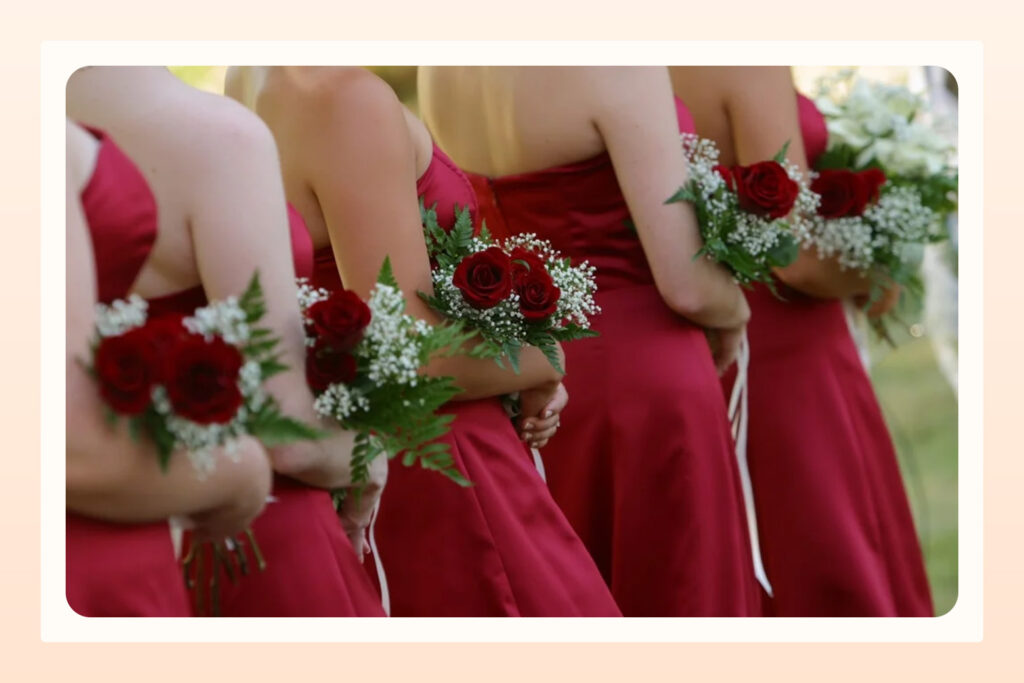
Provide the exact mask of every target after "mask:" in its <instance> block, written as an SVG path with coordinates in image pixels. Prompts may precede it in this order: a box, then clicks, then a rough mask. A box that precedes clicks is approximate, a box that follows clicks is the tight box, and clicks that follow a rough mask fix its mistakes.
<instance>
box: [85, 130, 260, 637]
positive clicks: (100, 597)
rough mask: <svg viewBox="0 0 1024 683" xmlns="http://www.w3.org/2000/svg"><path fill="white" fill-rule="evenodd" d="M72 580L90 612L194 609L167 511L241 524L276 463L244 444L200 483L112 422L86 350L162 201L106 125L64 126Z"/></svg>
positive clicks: (144, 251)
mask: <svg viewBox="0 0 1024 683" xmlns="http://www.w3.org/2000/svg"><path fill="white" fill-rule="evenodd" d="M67 160H68V183H67V190H68V196H67V208H68V219H67V231H68V234H67V254H68V257H67V264H68V272H67V335H68V340H67V354H68V358H67V361H68V362H67V413H66V419H67V435H68V440H67V508H68V513H67V516H66V527H65V528H66V586H67V600H68V604H69V605H70V607H71V608H72V609H73V610H74V611H75V612H77V613H79V614H81V615H83V616H118V617H126V616H151V617H174V616H189V615H190V613H191V611H190V607H189V601H188V597H187V595H186V594H185V587H184V584H183V582H182V580H181V572H180V570H179V568H178V564H177V562H176V560H175V557H174V551H173V548H172V544H171V536H170V533H169V530H168V526H167V518H168V517H169V516H171V515H190V516H191V517H192V518H193V519H194V520H195V522H196V525H197V532H199V533H203V534H206V535H211V536H214V537H216V536H218V535H230V534H235V533H238V532H239V531H241V530H242V529H243V528H244V527H245V525H246V524H248V523H249V522H250V521H252V519H253V518H254V517H255V516H256V515H257V514H258V513H259V512H260V510H261V509H262V508H263V505H264V502H265V500H266V496H267V493H268V492H269V490H270V462H269V460H268V459H267V456H266V453H265V452H264V451H263V449H262V448H261V447H260V445H259V443H258V442H256V441H255V440H253V439H243V440H241V443H240V444H239V446H240V447H239V449H238V452H237V453H236V456H237V463H236V465H235V466H234V467H230V468H227V467H225V468H219V469H218V470H217V471H215V472H213V473H211V475H210V476H209V477H207V478H206V479H205V480H204V481H202V482H200V481H197V480H196V477H195V473H194V471H193V469H192V465H191V464H190V462H189V460H188V458H187V457H185V454H183V453H181V454H175V455H173V456H172V458H171V461H170V464H169V467H168V470H167V471H166V472H163V471H161V470H160V468H159V466H158V464H157V462H158V459H157V455H156V451H155V449H154V448H152V447H151V446H150V445H148V444H146V443H140V442H139V441H136V440H135V439H132V438H131V437H130V436H129V434H128V431H127V429H125V428H124V427H112V426H111V425H109V424H108V423H107V421H106V420H105V418H104V407H103V402H102V399H101V398H100V396H99V392H98V391H97V389H96V384H95V382H94V381H93V380H92V379H91V378H90V377H89V376H88V375H87V373H86V371H85V369H84V368H83V366H82V364H81V361H82V360H84V359H86V358H88V357H89V345H90V343H91V340H92V337H93V334H94V323H93V307H94V305H95V303H96V302H97V301H99V302H102V303H110V302H111V301H112V300H114V299H118V298H123V297H125V296H127V295H128V293H129V291H130V290H131V288H132V285H133V283H134V282H135V281H136V279H137V278H138V276H139V273H140V271H141V270H143V267H144V264H145V262H146V260H147V257H148V255H149V252H150V250H151V248H152V246H153V242H154V241H155V240H156V205H155V203H154V200H153V195H152V193H151V192H150V190H149V186H148V185H147V184H146V181H145V179H144V178H143V177H142V175H141V174H140V173H139V170H138V169H137V168H136V167H135V165H134V164H133V163H132V162H131V160H129V159H128V157H126V156H125V155H124V154H123V153H122V152H121V150H120V149H119V148H118V147H117V145H115V144H114V142H113V141H112V140H111V139H110V138H109V137H108V136H107V135H105V134H104V133H102V132H100V131H91V132H87V131H86V130H84V129H82V128H81V127H79V126H77V125H74V124H71V123H70V122H69V123H68V127H67Z"/></svg>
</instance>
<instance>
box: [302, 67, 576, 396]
mask: <svg viewBox="0 0 1024 683" xmlns="http://www.w3.org/2000/svg"><path fill="white" fill-rule="evenodd" d="M317 97H318V98H319V99H318V100H317V101H313V102H308V103H307V104H306V105H304V106H297V107H296V112H295V115H296V116H302V117H305V119H306V121H305V123H306V125H304V126H302V128H303V129H305V130H308V131H310V134H309V135H308V136H307V137H306V139H305V141H304V142H303V143H302V144H303V149H302V151H301V154H302V158H303V159H304V161H305V165H306V174H307V177H308V178H310V182H311V184H312V185H313V191H314V192H315V194H316V195H317V197H318V199H319V203H320V207H321V210H322V212H323V216H324V220H325V222H326V224H327V229H328V232H329V233H330V237H331V245H332V247H333V249H334V253H335V257H336V259H337V263H338V271H339V273H340V274H341V278H342V281H343V282H344V283H345V286H346V287H348V288H349V289H352V290H355V291H356V292H358V293H359V294H360V295H362V296H366V295H367V294H368V293H369V291H370V289H371V288H372V287H373V285H374V284H375V282H376V280H377V274H378V272H379V271H380V267H381V264H382V263H383V262H384V259H385V257H388V258H390V259H391V265H392V268H393V269H394V272H395V276H396V279H397V280H398V283H399V286H400V287H401V288H402V291H403V292H404V293H405V297H406V310H407V312H408V313H409V314H410V315H413V316H416V317H418V318H422V319H424V320H426V321H428V322H430V323H437V322H440V321H441V318H440V316H439V315H438V314H437V313H436V312H434V311H433V310H431V309H430V307H429V306H427V305H426V304H425V303H424V302H423V301H422V300H421V299H420V297H419V296H418V294H417V292H420V291H422V292H430V291H432V285H431V280H430V263H429V259H428V256H427V249H426V244H425V241H424V237H423V226H422V223H421V220H420V213H419V202H418V198H417V196H416V190H415V188H416V180H417V176H416V168H415V153H414V151H413V149H414V148H413V142H412V138H411V136H410V133H409V128H408V125H407V123H406V120H405V115H404V113H403V109H402V107H401V105H400V103H399V102H398V100H397V98H396V97H395V95H394V93H393V92H392V91H391V89H390V88H389V87H388V86H387V84H385V83H384V82H383V81H381V80H380V79H378V78H377V77H376V76H374V75H373V74H370V73H369V72H364V71H361V70H348V71H345V72H343V73H341V74H339V75H338V76H337V77H336V78H334V79H333V80H331V81H329V83H328V84H327V87H324V88H323V89H322V92H320V93H318V94H317ZM472 343H473V342H471V344H472ZM520 366H521V367H520V373H519V374H515V373H513V372H512V371H511V370H504V369H502V368H499V367H498V366H497V364H495V363H494V361H492V360H487V359H474V358H468V357H466V356H454V357H451V358H436V359H434V360H433V361H432V362H431V364H430V365H429V366H428V368H427V369H426V372H427V373H428V374H431V375H448V376H451V377H454V378H455V382H456V384H457V385H458V386H459V387H460V388H461V389H462V391H463V393H461V394H460V395H459V396H458V399H463V400H468V399H474V398H482V397H489V396H497V395H501V394H507V393H512V392H515V391H519V390H521V389H527V388H530V387H537V386H539V385H551V386H552V387H553V386H554V385H556V384H557V382H558V381H559V379H560V377H559V375H558V373H557V372H556V371H555V370H554V369H553V368H552V367H551V365H550V363H548V361H547V359H546V358H545V357H544V355H543V354H542V353H541V352H540V351H539V350H537V349H533V348H530V349H524V350H523V353H522V356H521V359H520Z"/></svg>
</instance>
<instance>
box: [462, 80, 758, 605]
mask: <svg viewBox="0 0 1024 683" xmlns="http://www.w3.org/2000/svg"><path fill="white" fill-rule="evenodd" d="M676 112H677V117H678V121H679V128H680V130H681V131H688V132H692V131H693V119H692V117H691V116H690V113H689V111H688V110H687V109H686V108H685V106H683V104H682V103H681V102H680V101H678V100H677V101H676ZM474 184H475V187H476V188H477V190H478V193H479V196H480V200H481V204H482V205H484V206H485V207H486V208H485V209H484V211H483V213H484V216H486V217H488V218H489V222H488V224H489V225H494V226H495V231H496V232H499V233H500V232H505V231H508V232H511V233H525V232H531V233H536V234H537V235H538V236H539V237H541V238H543V239H547V240H550V241H551V243H552V244H553V245H554V247H555V248H556V249H558V250H560V251H561V252H562V254H563V255H564V256H569V257H571V258H572V260H573V261H574V262H580V261H583V260H587V261H589V262H590V264H591V265H593V266H596V268H597V282H598V292H597V302H598V304H599V305H600V306H601V309H602V312H601V314H600V315H598V316H595V317H594V318H593V321H592V324H593V327H594V329H596V330H597V331H598V332H599V333H600V335H601V336H600V337H596V338H593V339H583V340H578V341H574V342H569V343H567V344H565V345H564V349H565V355H566V370H567V371H568V374H567V376H566V378H565V380H564V382H565V385H566V388H567V389H568V391H569V397H570V398H569V404H568V407H567V408H566V409H565V411H564V412H563V413H562V420H561V424H562V426H561V428H560V429H559V430H558V433H557V434H556V435H555V437H554V438H552V439H551V441H550V442H549V444H548V445H547V447H545V449H544V452H543V458H544V466H545V469H546V470H547V479H548V485H549V486H550V488H551V492H552V494H553V495H554V497H555V500H556V501H557V502H558V504H559V506H560V507H561V508H562V510H563V511H564V512H565V515H566V517H568V518H569V521H570V522H571V523H572V525H573V528H574V529H575V530H576V532H577V533H578V534H579V536H580V538H581V539H582V540H583V542H584V543H585V544H586V546H587V548H588V549H589V550H590V553H591V555H592V556H593V558H594V560H595V561H596V562H597V565H598V567H600V569H601V572H602V574H603V575H604V578H605V580H606V581H607V583H608V585H609V586H610V587H611V591H612V594H613V595H614V596H615V600H616V602H617V603H618V605H619V607H620V608H621V609H622V612H623V614H624V615H626V616H637V617H655V616H672V617H695V616H749V615H756V614H757V613H758V611H759V597H758V588H757V585H756V583H755V579H754V573H753V564H752V559H751V551H750V543H749V540H748V533H747V528H746V522H745V517H744V510H743V501H742V497H741V493H740V484H739V475H738V471H737V466H736V460H735V454H734V451H733V442H732V437H731V435H730V431H729V423H728V420H727V417H726V406H725V402H724V401H723V400H722V393H721V387H720V384H719V378H718V375H717V373H716V372H715V367H714V363H713V361H712V358H711V352H710V349H709V347H708V343H707V341H706V339H705V336H704V332H703V330H702V329H701V328H699V327H697V326H696V325H693V324H692V323H690V322H689V321H687V320H686V319H684V318H681V317H680V316H678V315H676V314H675V313H673V312H672V311H671V310H670V309H669V308H668V306H666V305H665V302H664V301H663V300H662V298H661V296H660V295H659V294H658V290H657V288H656V287H655V283H654V277H653V276H652V274H651V270H650V267H649V265H648V263H647V259H646V257H645V255H644V251H643V248H642V247H641V244H640V241H639V239H638V237H637V235H636V233H635V231H634V230H633V229H632V228H631V227H630V226H629V221H628V219H629V209H628V207H627V205H626V200H625V198H624V197H623V195H622V191H621V189H620V188H619V183H618V180H617V179H616V176H615V169H614V168H613V166H612V162H611V158H610V157H609V155H608V154H607V153H602V154H600V155H598V156H596V157H593V158H591V159H586V160H583V161H580V162H577V163H573V164H568V165H564V166H558V167H555V168H549V169H546V170H542V171H537V172H532V173H524V174H519V175H511V176H505V177H501V178H495V179H486V178H480V177H477V178H475V179H474ZM681 258H688V256H685V255H684V256H681Z"/></svg>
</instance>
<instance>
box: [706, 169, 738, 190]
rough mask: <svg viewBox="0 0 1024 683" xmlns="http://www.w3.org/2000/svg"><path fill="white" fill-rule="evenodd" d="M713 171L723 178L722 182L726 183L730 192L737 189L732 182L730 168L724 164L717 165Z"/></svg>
mask: <svg viewBox="0 0 1024 683" xmlns="http://www.w3.org/2000/svg"><path fill="white" fill-rule="evenodd" d="M711 170H713V171H714V172H715V173H717V174H718V175H720V176H722V180H724V181H725V184H726V186H727V187H728V188H729V189H730V190H734V189H736V187H735V185H734V183H733V181H732V171H730V170H729V167H728V166H723V165H722V164H715V166H714V167H713V168H712V169H711Z"/></svg>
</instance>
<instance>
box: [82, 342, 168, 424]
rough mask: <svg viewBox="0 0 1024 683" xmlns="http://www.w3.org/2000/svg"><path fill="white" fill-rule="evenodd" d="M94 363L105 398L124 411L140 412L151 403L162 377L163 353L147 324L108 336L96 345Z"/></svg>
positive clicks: (110, 404) (102, 394) (118, 409)
mask: <svg viewBox="0 0 1024 683" xmlns="http://www.w3.org/2000/svg"><path fill="white" fill-rule="evenodd" d="M93 367H94V369H95V372H96V377H97V379H98V380H99V384H100V395H101V396H102V397H103V400H105V401H106V402H107V404H108V405H109V406H110V407H111V408H113V409H114V411H116V412H118V413H121V414H123V415H138V414H139V413H141V412H142V411H144V410H145V409H146V406H148V405H149V401H150V396H151V394H152V391H153V386H154V385H155V384H156V383H157V382H158V381H159V375H160V356H159V355H158V353H157V352H156V349H155V348H154V346H153V343H152V339H151V338H150V336H149V333H148V331H147V330H146V328H144V327H136V328H135V329H132V330H128V331H127V332H125V333H124V334H120V335H118V336H116V337H105V338H104V339H102V340H101V341H100V343H99V346H98V347H97V348H96V354H95V356H94V358H93Z"/></svg>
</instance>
